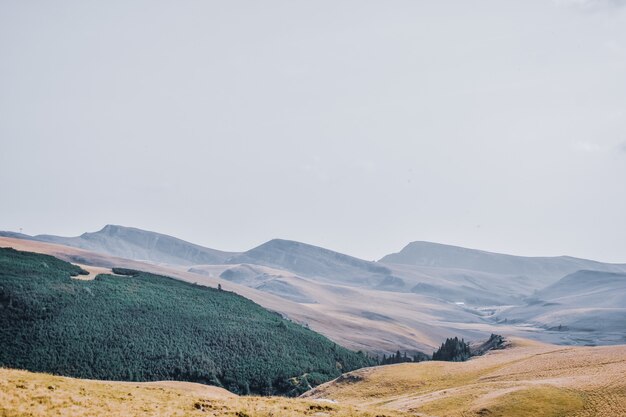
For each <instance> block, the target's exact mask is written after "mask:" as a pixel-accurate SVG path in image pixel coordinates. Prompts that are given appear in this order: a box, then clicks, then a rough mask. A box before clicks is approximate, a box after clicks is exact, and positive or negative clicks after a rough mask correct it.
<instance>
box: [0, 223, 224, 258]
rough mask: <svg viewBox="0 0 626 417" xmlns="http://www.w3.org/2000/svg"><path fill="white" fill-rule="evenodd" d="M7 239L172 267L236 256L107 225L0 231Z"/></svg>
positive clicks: (164, 236) (158, 234) (139, 230)
mask: <svg viewBox="0 0 626 417" xmlns="http://www.w3.org/2000/svg"><path fill="white" fill-rule="evenodd" d="M2 234H3V235H5V236H7V237H18V238H22V239H32V240H37V241H40V242H49V243H57V244H61V245H66V246H72V247H75V248H81V249H86V250H89V251H94V252H99V253H103V254H107V255H112V256H119V257H122V258H127V259H135V260H141V261H149V262H154V263H163V264H172V265H186V266H189V265H197V264H219V263H223V262H224V261H225V260H226V259H228V258H229V257H231V256H233V255H235V254H234V253H232V252H223V251H219V250H216V249H209V248H205V247H203V246H200V245H195V244H193V243H189V242H185V241H184V240H181V239H177V238H175V237H172V236H168V235H164V234H161V233H156V232H149V231H147V230H141V229H136V228H134V227H124V226H117V225H111V224H109V225H106V226H104V227H103V228H102V229H101V230H99V231H97V232H93V233H83V234H82V235H80V236H77V237H62V236H54V235H37V236H28V235H20V234H16V233H11V232H2Z"/></svg>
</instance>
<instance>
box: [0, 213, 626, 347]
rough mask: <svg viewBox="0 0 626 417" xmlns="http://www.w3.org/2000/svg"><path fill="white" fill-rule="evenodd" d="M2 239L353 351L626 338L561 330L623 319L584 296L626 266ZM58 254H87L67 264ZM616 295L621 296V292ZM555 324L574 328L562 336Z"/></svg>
mask: <svg viewBox="0 0 626 417" xmlns="http://www.w3.org/2000/svg"><path fill="white" fill-rule="evenodd" d="M0 236H5V237H6V238H7V239H9V240H12V241H16V239H21V241H23V242H26V241H30V242H33V245H34V244H35V242H41V244H39V246H40V247H41V248H42V249H41V250H42V251H44V252H45V251H48V252H46V253H49V252H50V251H57V252H65V255H62V256H67V258H64V259H68V260H70V261H73V262H78V263H81V264H86V265H89V264H91V265H94V266H107V265H111V264H112V263H116V264H118V265H119V262H120V261H119V259H116V261H115V262H113V261H111V260H110V259H108V258H107V257H111V256H113V257H118V258H124V259H126V261H124V262H126V264H127V265H128V266H129V267H137V265H136V264H133V262H134V263H137V262H140V263H141V264H145V266H144V269H143V270H146V271H149V272H154V273H160V274H164V275H170V276H175V277H177V278H179V279H183V280H187V281H190V282H199V283H204V284H206V285H213V286H216V285H217V284H218V283H219V284H220V285H224V286H228V287H229V288H232V289H233V290H234V291H235V292H238V293H239V294H242V295H244V296H246V297H248V298H250V299H252V300H254V301H256V302H258V303H260V304H261V305H263V306H265V307H267V308H270V309H272V310H275V311H278V312H280V313H281V314H283V315H285V316H287V317H290V318H292V319H293V320H296V321H298V322H302V323H305V324H307V325H310V326H311V328H313V329H315V330H317V331H320V332H321V333H322V334H325V335H326V336H328V337H329V338H331V339H332V340H335V341H336V342H338V343H340V344H342V345H344V346H347V347H350V348H353V349H357V350H358V349H361V350H366V351H369V352H373V353H385V352H394V351H395V350H396V349H397V348H401V349H403V350H406V351H408V352H411V351H420V350H421V351H429V350H431V349H433V348H434V347H436V346H437V344H438V343H439V342H440V340H441V339H442V338H445V337H448V336H455V335H458V336H460V337H465V338H467V339H476V338H480V337H484V336H485V335H488V334H489V333H491V332H500V333H507V334H512V335H520V336H524V337H531V338H535V339H539V340H544V341H549V342H558V343H568V344H605V343H618V342H620V341H622V340H623V337H618V336H616V335H619V334H621V333H624V331H625V330H626V329H625V328H624V325H623V324H622V323H621V322H619V320H610V321H606V323H607V325H606V326H602V327H601V328H599V329H595V330H594V331H593V332H590V331H589V328H588V327H585V326H582V325H574V323H573V322H572V323H570V322H568V321H567V320H564V319H562V318H559V319H556V318H555V317H562V316H564V315H566V314H573V313H574V312H573V310H572V307H571V306H579V305H581V306H584V308H579V309H578V310H577V311H576V317H577V319H576V322H577V323H585V322H586V321H589V320H594V319H598V318H602V317H604V316H603V315H602V314H600V313H599V312H602V311H605V312H607V311H614V310H606V309H614V308H616V307H615V303H614V302H611V301H610V300H611V298H605V297H595V298H590V297H588V296H587V295H585V294H589V293H590V292H592V290H588V291H587V290H584V288H583V289H581V288H582V287H584V286H585V285H587V286H590V287H591V286H593V285H594V281H595V280H596V278H597V276H598V275H599V274H600V273H613V274H617V275H616V276H617V277H619V276H620V275H619V274H622V273H626V265H625V264H608V263H601V262H596V261H592V260H585V259H578V258H573V257H568V256H558V257H523V256H513V255H505V254H498V253H492V252H486V251H481V250H475V249H466V248H461V247H456V246H450V245H442V244H438V243H430V242H412V243H410V244H408V245H407V246H406V247H404V248H403V249H402V250H401V251H399V252H398V253H394V254H389V255H387V256H384V257H382V258H381V259H380V260H379V261H377V262H371V261H366V260H362V259H358V258H355V257H352V256H349V255H345V254H342V253H338V252H335V251H332V250H329V249H325V248H321V247H317V246H313V245H309V244H305V243H301V242H296V241H290V240H283V239H273V240H271V241H268V242H266V243H263V244H261V245H259V246H257V247H255V248H252V249H249V250H247V251H243V252H227V251H220V250H217V249H210V248H205V247H202V246H199V245H196V244H193V243H189V242H185V241H183V240H180V239H177V238H174V237H171V236H167V235H163V234H160V233H155V232H149V231H145V230H141V229H136V228H129V227H123V226H116V225H107V226H105V227H104V228H103V229H102V230H100V231H97V232H94V233H84V234H83V235H81V236H78V237H69V238H68V237H60V236H52V235H38V236H27V235H20V234H15V233H12V232H0ZM44 243H52V244H54V245H56V246H46V245H44ZM58 245H62V247H63V248H69V247H73V248H77V249H80V250H82V252H71V254H70V251H69V249H61V247H60V246H58ZM31 246H32V245H31ZM25 249H28V250H30V248H28V247H26V248H25ZM578 271H595V273H594V274H587V275H585V279H583V280H582V282H578V283H576V284H575V283H574V282H573V281H571V280H568V279H565V278H564V277H565V276H568V275H570V274H576V273H577V272H578ZM562 278H563V279H564V281H563V282H561V281H559V280H560V279H562ZM619 279H621V278H617V280H618V281H619ZM598 282H599V281H598ZM559 283H560V284H559ZM550 288H552V289H550ZM576 288H578V290H576V291H574V289H576ZM542 291H543V292H542ZM546 291H550V292H546ZM568 291H574V293H572V295H571V296H570V297H569V299H568V300H570V302H569V304H568V303H565V302H562V301H558V302H557V301H554V300H553V299H554V298H558V297H555V294H566V293H568ZM614 291H615V293H617V294H623V292H624V289H623V288H622V287H620V286H617V287H616V288H615V289H614ZM538 299H541V300H543V301H542V302H541V303H539V302H538V301H537V300H538ZM578 300H581V301H580V303H579V302H578ZM583 300H584V303H583ZM544 304H546V305H545V306H543V305H544ZM541 306H543V307H541ZM603 309H604V310H603ZM548 313H549V314H548ZM620 314H621V313H620ZM548 317H552V318H554V319H548ZM620 317H621V316H620ZM557 322H563V323H565V324H562V325H561V327H560V330H559V327H558V326H559V324H557ZM555 326H556V328H555ZM564 329H566V330H564Z"/></svg>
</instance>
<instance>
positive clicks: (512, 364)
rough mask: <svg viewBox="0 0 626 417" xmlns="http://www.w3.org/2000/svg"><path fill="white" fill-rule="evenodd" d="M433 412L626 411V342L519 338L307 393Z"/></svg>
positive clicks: (542, 416)
mask: <svg viewBox="0 0 626 417" xmlns="http://www.w3.org/2000/svg"><path fill="white" fill-rule="evenodd" d="M304 396H305V397H307V398H318V399H322V398H324V399H332V400H336V401H338V402H340V403H342V404H360V405H362V406H367V405H370V406H375V407H382V408H385V409H390V410H400V411H406V412H409V413H412V414H413V415H426V416H442V417H443V416H450V417H452V416H458V417H469V416H503V417H505V416H506V417H517V416H519V417H522V416H533V417H549V416H550V417H552V416H553V417H557V416H563V417H565V416H567V417H570V416H571V417H576V416H581V417H582V416H584V417H587V416H588V417H591V416H606V417H615V416H626V346H607V347H565V346H554V345H546V344H540V343H536V342H529V341H525V340H514V342H513V346H512V347H511V348H509V349H505V350H501V351H493V352H490V353H488V354H487V355H486V356H484V357H480V358H475V359H472V360H470V361H468V362H463V363H447V362H423V363H419V364H399V365H391V366H385V367H377V368H369V369H364V370H359V371H355V372H351V373H349V374H346V375H344V376H343V377H342V378H340V379H338V380H335V381H332V382H329V383H327V384H324V385H321V386H319V387H318V388H316V389H314V390H313V391H310V392H308V393H306V394H304Z"/></svg>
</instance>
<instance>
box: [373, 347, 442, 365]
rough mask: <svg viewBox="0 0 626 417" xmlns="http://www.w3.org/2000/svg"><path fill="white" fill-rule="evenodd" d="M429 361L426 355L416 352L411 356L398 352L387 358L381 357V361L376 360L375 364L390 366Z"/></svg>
mask: <svg viewBox="0 0 626 417" xmlns="http://www.w3.org/2000/svg"><path fill="white" fill-rule="evenodd" d="M429 359H430V358H429V357H428V355H426V354H425V353H422V352H417V353H416V354H414V355H412V356H407V353H406V352H404V354H401V353H400V351H399V350H398V351H397V352H396V354H395V355H389V356H387V355H383V358H382V359H380V358H377V364H378V365H391V364H394V363H405V362H422V361H427V360H429Z"/></svg>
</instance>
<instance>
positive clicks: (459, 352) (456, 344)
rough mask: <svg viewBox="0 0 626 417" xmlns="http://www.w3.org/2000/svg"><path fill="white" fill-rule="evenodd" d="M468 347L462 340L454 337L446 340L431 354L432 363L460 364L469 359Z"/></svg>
mask: <svg viewBox="0 0 626 417" xmlns="http://www.w3.org/2000/svg"><path fill="white" fill-rule="evenodd" d="M470 356H471V354H470V346H469V344H467V343H465V341H464V340H463V339H460V340H459V338H458V337H455V338H454V339H449V338H448V339H446V341H445V342H444V343H442V344H441V347H440V348H439V349H437V351H436V352H435V353H433V360H434V361H450V362H462V361H466V360H468V359H469V358H470Z"/></svg>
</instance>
